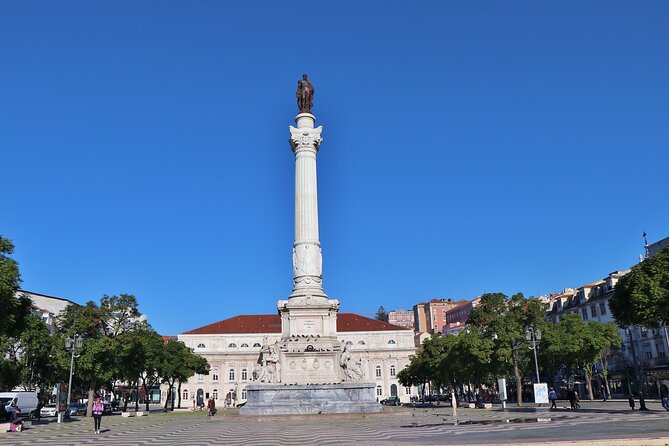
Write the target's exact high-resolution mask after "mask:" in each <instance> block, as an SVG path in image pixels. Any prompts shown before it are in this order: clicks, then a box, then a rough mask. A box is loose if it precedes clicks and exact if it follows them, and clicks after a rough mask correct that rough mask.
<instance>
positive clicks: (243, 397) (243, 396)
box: [242, 389, 246, 400]
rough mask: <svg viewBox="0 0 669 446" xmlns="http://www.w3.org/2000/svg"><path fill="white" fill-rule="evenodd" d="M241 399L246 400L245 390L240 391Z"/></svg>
mask: <svg viewBox="0 0 669 446" xmlns="http://www.w3.org/2000/svg"><path fill="white" fill-rule="evenodd" d="M242 399H243V400H245V399H246V389H242Z"/></svg>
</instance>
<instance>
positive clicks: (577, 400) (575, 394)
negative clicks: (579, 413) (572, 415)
mask: <svg viewBox="0 0 669 446" xmlns="http://www.w3.org/2000/svg"><path fill="white" fill-rule="evenodd" d="M579 401H580V400H579V398H578V390H576V389H574V405H575V406H576V407H575V409H580V408H581V405H580V404H578V402H579Z"/></svg>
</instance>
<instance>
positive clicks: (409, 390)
mask: <svg viewBox="0 0 669 446" xmlns="http://www.w3.org/2000/svg"><path fill="white" fill-rule="evenodd" d="M404 393H405V394H407V395H411V387H405V388H404Z"/></svg>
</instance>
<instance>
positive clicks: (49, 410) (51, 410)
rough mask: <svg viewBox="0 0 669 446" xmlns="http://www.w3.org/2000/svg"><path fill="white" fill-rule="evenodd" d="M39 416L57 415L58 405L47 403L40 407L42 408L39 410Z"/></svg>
mask: <svg viewBox="0 0 669 446" xmlns="http://www.w3.org/2000/svg"><path fill="white" fill-rule="evenodd" d="M39 414H40V416H42V417H55V416H56V415H58V406H56V405H55V404H47V405H46V406H44V407H42V410H40V411H39Z"/></svg>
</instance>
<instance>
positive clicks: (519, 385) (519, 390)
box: [513, 355, 523, 407]
mask: <svg viewBox="0 0 669 446" xmlns="http://www.w3.org/2000/svg"><path fill="white" fill-rule="evenodd" d="M513 376H514V377H515V378H516V406H518V407H520V406H522V405H523V377H522V376H520V369H519V368H518V360H517V359H516V356H515V355H514V356H513Z"/></svg>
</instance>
